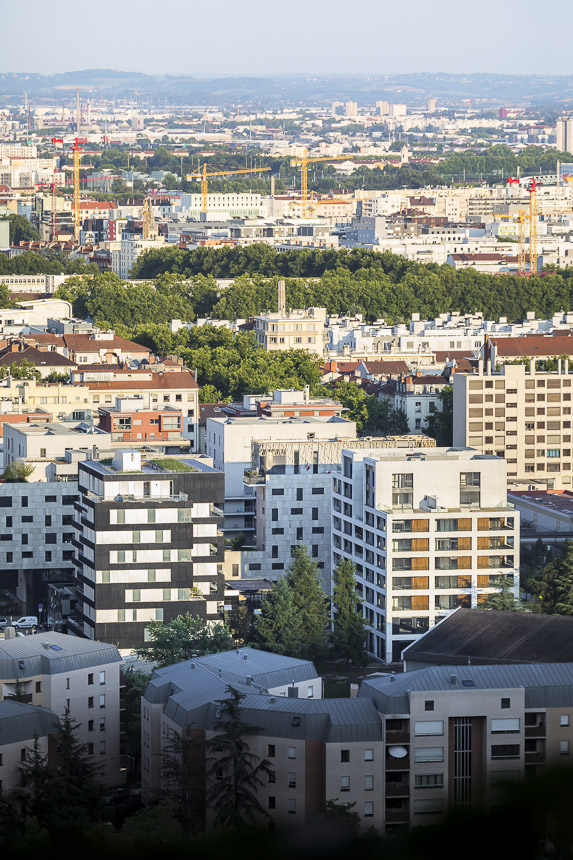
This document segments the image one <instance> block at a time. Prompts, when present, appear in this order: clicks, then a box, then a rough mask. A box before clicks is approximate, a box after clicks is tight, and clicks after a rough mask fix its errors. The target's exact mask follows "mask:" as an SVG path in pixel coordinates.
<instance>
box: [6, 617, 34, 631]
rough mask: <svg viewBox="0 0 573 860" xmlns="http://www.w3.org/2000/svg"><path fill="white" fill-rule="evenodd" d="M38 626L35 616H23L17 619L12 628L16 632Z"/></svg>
mask: <svg viewBox="0 0 573 860" xmlns="http://www.w3.org/2000/svg"><path fill="white" fill-rule="evenodd" d="M37 626H38V618H37V616H36V615H23V616H22V617H21V618H18V620H17V621H14V622H13V623H12V627H15V628H16V630H28V629H30V628H31V627H37Z"/></svg>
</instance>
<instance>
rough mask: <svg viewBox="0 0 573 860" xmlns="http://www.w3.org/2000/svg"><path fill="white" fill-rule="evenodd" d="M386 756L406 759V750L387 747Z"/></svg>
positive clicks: (404, 748)
mask: <svg viewBox="0 0 573 860" xmlns="http://www.w3.org/2000/svg"><path fill="white" fill-rule="evenodd" d="M388 755H391V756H392V758H406V756H407V755H408V750H407V749H406V747H388Z"/></svg>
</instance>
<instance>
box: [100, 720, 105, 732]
mask: <svg viewBox="0 0 573 860" xmlns="http://www.w3.org/2000/svg"><path fill="white" fill-rule="evenodd" d="M99 730H100V732H105V717H100V718H99Z"/></svg>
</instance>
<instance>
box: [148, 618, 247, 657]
mask: <svg viewBox="0 0 573 860" xmlns="http://www.w3.org/2000/svg"><path fill="white" fill-rule="evenodd" d="M147 630H148V633H149V637H150V642H149V644H148V645H146V646H143V647H141V648H138V649H137V650H136V654H137V655H138V656H139V657H142V658H143V659H144V660H148V661H149V662H150V663H157V664H158V665H159V666H170V665H172V664H173V663H180V662H182V661H183V660H189V659H190V658H191V657H195V656H199V655H201V654H216V653H217V652H218V651H228V650H230V649H231V648H233V647H234V642H233V639H232V638H231V636H230V634H229V631H228V630H227V628H226V627H225V625H224V624H220V623H216V624H207V623H206V622H205V621H203V619H202V618H198V617H197V616H196V615H190V614H189V613H187V614H186V615H178V616H177V618H173V619H172V620H171V621H168V622H167V623H165V624H164V623H163V622H162V621H151V622H150V623H149V625H148V627H147Z"/></svg>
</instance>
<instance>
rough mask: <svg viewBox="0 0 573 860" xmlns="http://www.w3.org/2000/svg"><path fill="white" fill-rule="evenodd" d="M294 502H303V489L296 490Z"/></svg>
mask: <svg viewBox="0 0 573 860" xmlns="http://www.w3.org/2000/svg"><path fill="white" fill-rule="evenodd" d="M296 500H297V502H302V500H303V489H302V487H297V488H296Z"/></svg>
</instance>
